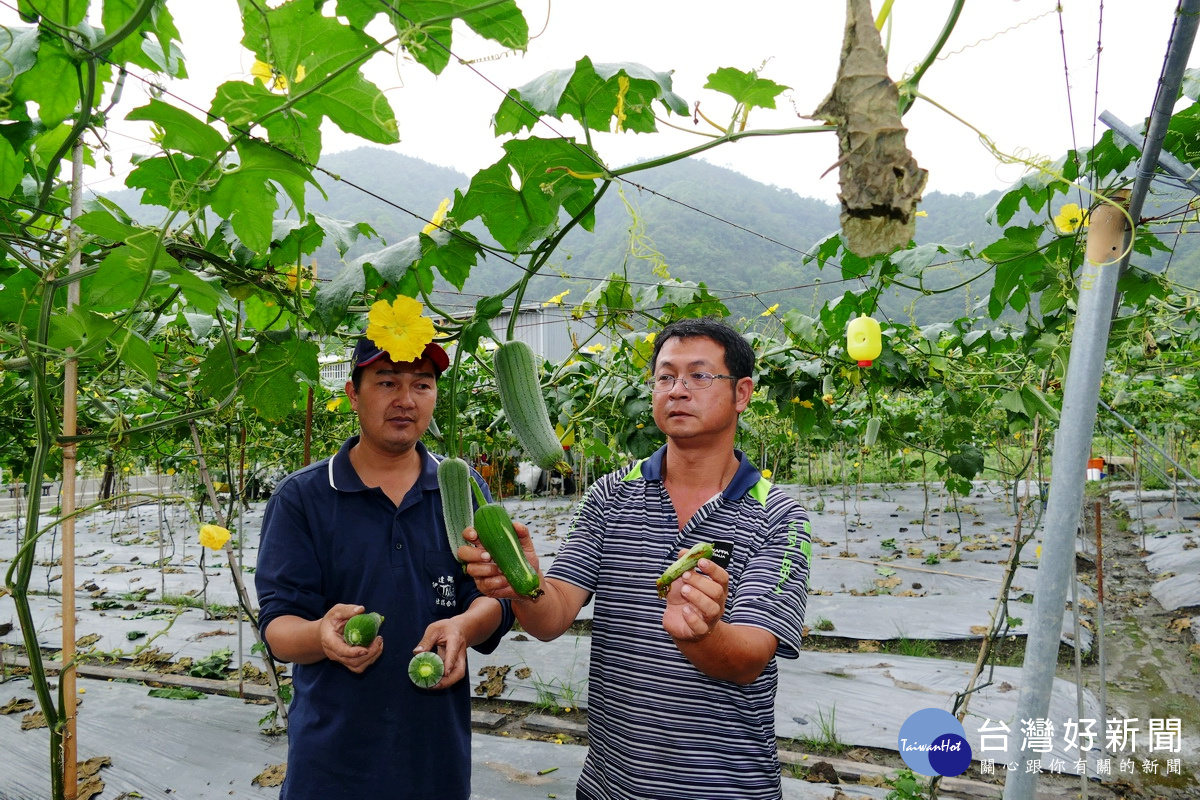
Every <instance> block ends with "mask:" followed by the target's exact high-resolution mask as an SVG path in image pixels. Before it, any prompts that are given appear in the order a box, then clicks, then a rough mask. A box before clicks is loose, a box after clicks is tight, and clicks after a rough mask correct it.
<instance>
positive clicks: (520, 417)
mask: <svg viewBox="0 0 1200 800" xmlns="http://www.w3.org/2000/svg"><path fill="white" fill-rule="evenodd" d="M492 366H493V367H494V368H495V370H496V388H497V389H498V390H499V392H500V407H501V408H503V409H504V415H505V416H506V417H508V424H509V427H511V428H512V431H513V433H514V434H515V435H516V437H517V441H518V442H520V443H521V447H522V448H524V449H525V452H526V453H527V454H528V455H529V458H530V460H531V461H533V463H535V464H537V465H538V466H539V467H541V468H542V469H557V470H559V471H561V472H569V471H570V467H568V466H567V465H566V464H565V463H564V461H563V449H562V443H561V442H560V441H559V440H558V436H557V435H556V434H555V433H554V427H553V426H552V425H551V424H550V415H549V413H547V411H546V398H545V397H543V396H542V387H541V384H539V383H538V371H537V363H536V362H535V361H534V355H533V348H531V347H530V346H529V345H528V344H526V343H525V342H522V341H519V340H512V341H508V342H504V343H503V344H501V345H500V346H499V347H497V348H496V353H495V355H494V357H493V361H492Z"/></svg>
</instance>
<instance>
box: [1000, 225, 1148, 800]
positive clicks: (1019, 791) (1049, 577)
mask: <svg viewBox="0 0 1200 800" xmlns="http://www.w3.org/2000/svg"><path fill="white" fill-rule="evenodd" d="M1124 243H1125V216H1124V214H1123V213H1122V212H1121V211H1120V210H1118V209H1116V208H1113V206H1111V205H1109V204H1103V205H1101V206H1100V207H1099V208H1097V209H1096V210H1095V211H1093V212H1092V214H1091V227H1090V228H1089V230H1088V241H1087V257H1086V259H1085V263H1084V266H1083V272H1082V274H1081V275H1080V280H1079V312H1078V315H1077V317H1076V320H1075V332H1074V335H1073V336H1072V339H1071V357H1070V361H1069V363H1068V365H1067V377H1066V380H1065V381H1064V383H1063V410H1062V415H1061V424H1060V427H1059V430H1058V434H1057V435H1056V436H1055V439H1054V458H1053V461H1052V465H1051V466H1052V469H1051V472H1052V476H1051V480H1050V498H1049V501H1048V502H1047V505H1046V523H1045V536H1044V539H1043V542H1042V559H1041V562H1040V563H1039V565H1038V575H1037V587H1036V588H1035V590H1034V595H1033V623H1032V627H1031V629H1030V632H1029V637H1028V640H1027V642H1026V644H1025V664H1024V668H1023V673H1022V679H1021V692H1020V695H1019V696H1018V698H1017V711H1016V714H1015V715H1014V717H1013V725H1012V726H1011V727H1012V728H1013V733H1012V735H1010V737H1009V750H1008V764H1009V767H1010V769H1009V771H1008V774H1007V775H1006V776H1005V781H1004V798H1005V800H1032V798H1033V796H1034V793H1035V792H1036V789H1037V778H1038V773H1037V772H1036V771H1029V770H1027V769H1026V765H1027V764H1028V763H1029V762H1031V761H1037V760H1039V759H1040V758H1041V754H1040V753H1037V752H1034V751H1033V750H1031V749H1030V748H1029V747H1028V746H1027V745H1028V742H1027V741H1026V737H1024V736H1022V735H1021V733H1020V728H1021V720H1033V719H1045V717H1046V715H1047V713H1049V709H1050V694H1051V690H1052V688H1053V683H1054V669H1055V666H1056V665H1057V663H1058V641H1059V638H1060V636H1061V633H1062V620H1063V610H1064V606H1065V604H1066V599H1067V586H1068V584H1069V583H1070V581H1071V572H1072V567H1073V565H1074V563H1075V533H1076V531H1077V530H1078V527H1079V512H1080V507H1081V505H1082V503H1083V485H1084V479H1085V478H1086V476H1087V460H1088V455H1089V454H1090V452H1091V447H1092V429H1093V427H1094V426H1095V423H1096V403H1097V401H1098V400H1099V399H1100V376H1101V373H1102V372H1103V370H1104V355H1105V352H1106V349H1107V348H1106V344H1107V342H1108V332H1109V327H1110V325H1111V322H1112V313H1111V310H1112V307H1113V301H1114V299H1115V298H1116V296H1117V278H1118V277H1119V276H1120V264H1119V260H1120V256H1121V253H1122V251H1123V250H1124V249H1125V247H1124ZM1014 763H1015V764H1016V765H1017V768H1016V769H1011V767H1012V765H1013V764H1014Z"/></svg>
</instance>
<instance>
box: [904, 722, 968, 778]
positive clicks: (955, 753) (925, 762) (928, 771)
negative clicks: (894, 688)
mask: <svg viewBox="0 0 1200 800" xmlns="http://www.w3.org/2000/svg"><path fill="white" fill-rule="evenodd" d="M897 746H898V747H899V748H900V757H901V758H902V759H904V763H905V764H907V765H908V768H909V769H911V770H912V771H913V772H915V773H917V774H918V775H925V776H928V777H933V776H935V775H941V776H943V777H946V778H952V777H954V776H955V775H961V774H963V773H964V772H966V771H967V768H968V767H970V766H971V745H970V744H969V743H968V742H967V738H966V731H965V730H964V729H963V726H962V723H961V722H959V721H958V718H957V717H955V716H954V715H953V714H951V713H950V712H949V711H943V710H942V709H940V708H923V709H921V710H920V711H917V712H915V713H913V714H912V715H911V716H909V718H908V719H906V720H905V721H904V724H903V725H901V726H900V736H899V737H898V740H897Z"/></svg>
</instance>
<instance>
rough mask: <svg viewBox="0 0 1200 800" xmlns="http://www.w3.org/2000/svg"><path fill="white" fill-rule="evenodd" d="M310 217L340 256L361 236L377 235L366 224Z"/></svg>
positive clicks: (322, 216) (323, 217)
mask: <svg viewBox="0 0 1200 800" xmlns="http://www.w3.org/2000/svg"><path fill="white" fill-rule="evenodd" d="M309 217H310V218H311V219H312V220H313V222H315V223H317V224H318V225H320V226H321V230H323V231H325V236H326V237H328V238H329V240H330V241H331V242H332V243H333V245H334V246H335V247H336V248H337V251H338V255H339V256H345V255H346V252H347V251H348V250H349V249H350V248H351V246H352V245H353V244H354V243H355V242H357V241H358V237H359V236H371V237H373V236H375V235H376V233H375V229H374V228H372V227H371V226H370V225H368V224H367V223H365V222H347V221H345V220H340V219H334V218H333V217H327V216H325V215H324V214H320V213H317V212H315V211H314V212H312V213H311V214H310V215H309ZM459 288H460V289H461V288H462V287H461V286H460V287H459Z"/></svg>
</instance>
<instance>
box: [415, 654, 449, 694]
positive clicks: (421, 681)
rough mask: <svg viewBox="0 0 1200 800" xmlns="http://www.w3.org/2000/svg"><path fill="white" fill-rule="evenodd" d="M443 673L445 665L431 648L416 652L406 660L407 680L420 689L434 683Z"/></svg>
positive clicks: (444, 672)
mask: <svg viewBox="0 0 1200 800" xmlns="http://www.w3.org/2000/svg"><path fill="white" fill-rule="evenodd" d="M445 674H446V665H445V664H444V663H442V657H441V656H439V655H438V654H437V653H435V652H433V651H432V650H429V651H427V652H424V653H417V654H416V655H415V656H413V657H412V661H409V662H408V677H409V680H411V681H412V682H413V683H415V684H416V685H417V686H420V687H421V688H422V689H428V688H429V687H431V686H434V685H436V684H437V682H438V681H440V680H441V679H442V676H443V675H445Z"/></svg>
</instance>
